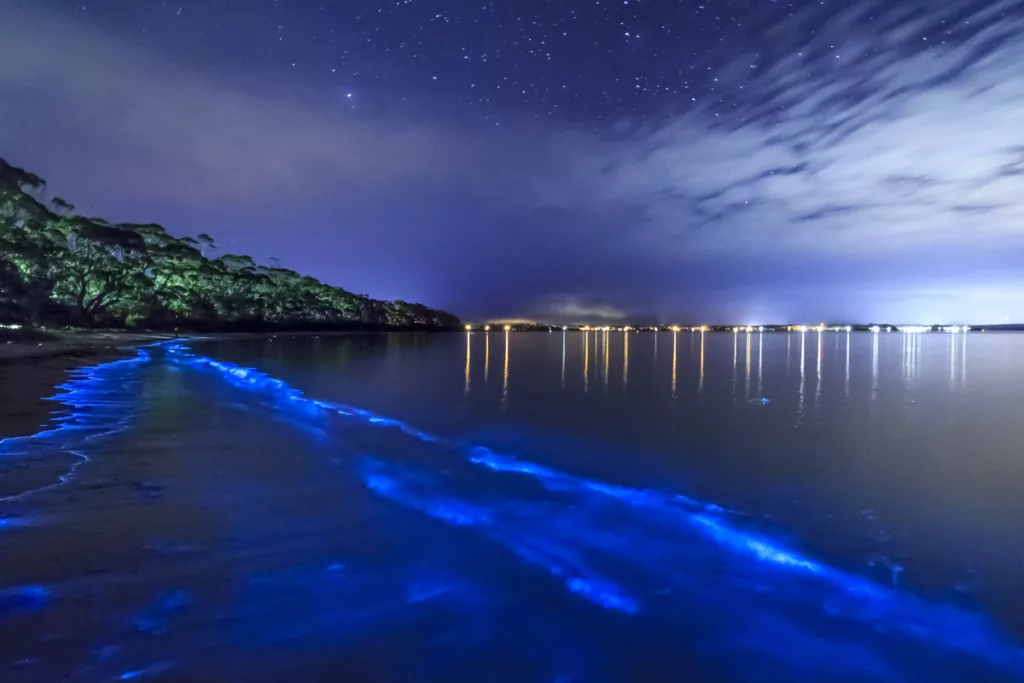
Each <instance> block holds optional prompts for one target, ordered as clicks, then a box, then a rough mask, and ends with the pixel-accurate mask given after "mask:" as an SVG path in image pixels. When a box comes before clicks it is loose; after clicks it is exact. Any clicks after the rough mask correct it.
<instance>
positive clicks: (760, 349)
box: [757, 332, 764, 398]
mask: <svg viewBox="0 0 1024 683" xmlns="http://www.w3.org/2000/svg"><path fill="white" fill-rule="evenodd" d="M763 360H764V332H758V333H757V396H758V398H761V397H763V396H764V370H763V368H764V363H763V362H762V361H763Z"/></svg>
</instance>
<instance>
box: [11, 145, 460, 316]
mask: <svg viewBox="0 0 1024 683" xmlns="http://www.w3.org/2000/svg"><path fill="white" fill-rule="evenodd" d="M44 192H45V182H44V181H43V179H42V178H40V177H39V176H37V175H34V174H32V173H29V172H28V171H25V170H23V169H20V168H17V167H14V166H11V165H10V164H8V163H7V162H6V161H4V160H3V159H0V321H8V322H20V323H24V324H28V325H33V326H34V325H36V324H60V325H76V326H83V327H100V326H102V327H131V328H140V327H147V328H169V327H185V328H192V329H204V330H209V329H275V328H288V329H299V328H309V329H331V328H346V327H358V326H366V327H402V328H454V327H458V326H459V325H460V323H459V319H458V318H456V317H455V316H453V315H451V314H449V313H445V312H444V311H438V310H434V309H431V308H428V307H426V306H423V305H421V304H412V303H407V302H405V301H378V300H376V299H371V298H370V297H368V296H365V295H361V294H354V293H352V292H349V291H347V290H345V289H342V288H340V287H334V286H331V285H328V284H324V283H323V282H320V281H319V280H317V279H316V278H313V277H310V276H308V275H302V274H301V273H297V272H295V271H293V270H288V269H286V268H278V267H268V266H263V265H259V264H257V263H255V262H254V261H253V259H252V258H250V257H249V256H244V255H239V254H223V255H220V256H217V257H216V258H211V257H208V256H207V254H211V253H213V252H216V245H215V244H214V241H213V239H212V238H211V237H210V236H209V235H206V234H200V235H197V236H196V237H180V238H178V237H174V236H172V235H171V234H169V233H168V232H167V231H166V230H165V229H164V228H163V227H161V226H159V225H155V224H135V223H117V224H112V223H109V222H108V221H105V220H103V219H101V218H86V217H83V216H79V215H77V214H76V213H75V208H74V206H72V205H71V204H69V203H68V202H66V201H64V200H62V199H59V198H53V199H49V200H46V199H44Z"/></svg>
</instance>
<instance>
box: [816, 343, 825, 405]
mask: <svg viewBox="0 0 1024 683" xmlns="http://www.w3.org/2000/svg"><path fill="white" fill-rule="evenodd" d="M824 347H825V339H824V335H823V333H822V332H821V330H818V362H817V366H818V367H817V369H816V373H817V376H818V381H817V384H816V385H815V387H814V408H815V409H817V408H818V406H819V405H820V404H821V354H822V351H823V350H824Z"/></svg>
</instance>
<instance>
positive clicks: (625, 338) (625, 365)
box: [622, 332, 629, 386]
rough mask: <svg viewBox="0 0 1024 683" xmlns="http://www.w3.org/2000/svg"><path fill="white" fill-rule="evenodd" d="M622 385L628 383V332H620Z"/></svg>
mask: <svg viewBox="0 0 1024 683" xmlns="http://www.w3.org/2000/svg"><path fill="white" fill-rule="evenodd" d="M622 344H623V348H622V386H626V385H627V384H628V383H629V332H623V333H622Z"/></svg>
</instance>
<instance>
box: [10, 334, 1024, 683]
mask: <svg viewBox="0 0 1024 683" xmlns="http://www.w3.org/2000/svg"><path fill="white" fill-rule="evenodd" d="M1022 358H1024V336H1015V335H1011V334H990V333H971V334H966V335H965V334H956V335H953V334H927V335H903V334H897V333H891V334H878V335H873V334H857V333H853V334H848V333H832V332H825V333H820V334H819V333H817V332H808V333H805V334H800V333H789V334H786V333H764V334H760V333H756V332H755V333H751V334H747V333H740V334H723V333H707V334H703V335H702V334H700V333H690V332H680V333H675V334H673V333H667V332H661V333H652V332H643V333H631V334H624V333H621V332H618V333H575V332H568V333H562V332H555V333H552V334H545V333H511V334H506V333H504V332H491V333H483V332H478V333H473V334H451V335H442V334H438V335H413V334H408V335H406V334H391V335H376V336H375V335H366V336H348V337H321V338H313V337H294V338H286V337H278V338H275V339H272V340H253V341H231V342H194V343H192V344H190V345H187V344H171V345H165V346H161V347H151V348H149V349H146V350H144V351H142V352H141V353H140V355H139V356H138V357H137V358H134V359H129V360H127V361H123V362H120V363H114V364H109V365H105V366H100V367H97V368H93V369H88V370H83V371H81V372H80V373H78V374H77V376H76V377H75V378H74V379H73V380H72V381H71V382H70V383H69V384H68V385H67V386H66V387H65V388H64V390H63V391H62V394H61V396H59V397H58V399H59V400H60V401H61V402H62V404H63V406H62V410H61V411H60V412H59V419H60V420H61V421H59V422H57V423H56V428H55V429H54V430H51V431H48V432H44V433H41V434H39V435H36V436H35V437H32V438H27V439H8V440H6V441H3V442H0V680H4V681H52V680H65V679H70V680H82V681H107V680H142V679H146V680H168V681H172V680H173V681H179V680H180V681H225V680H245V681H277V680H287V681H291V680H306V681H336V680H396V681H398V680H401V681H405V680H416V679H436V680H445V681H449V680H455V681H459V680H466V681H470V680H472V681H478V680H480V679H481V678H484V677H486V678H487V679H489V680H497V681H534V680H540V681H543V680H546V681H617V680H685V681H875V680H878V681H1022V680H1024V580H1022V579H1021V578H1020V577H1021V576H1022V574H1024V532H1022V531H1021V527H1020V520H1021V519H1024V495H1021V492H1022V491H1024V453H1022V445H1024V420H1021V418H1020V413H1021V405H1022V399H1024V361H1022Z"/></svg>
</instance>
